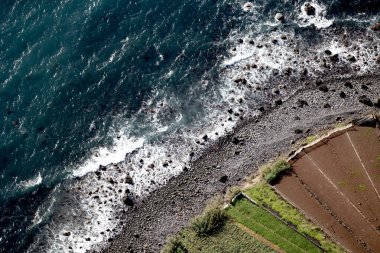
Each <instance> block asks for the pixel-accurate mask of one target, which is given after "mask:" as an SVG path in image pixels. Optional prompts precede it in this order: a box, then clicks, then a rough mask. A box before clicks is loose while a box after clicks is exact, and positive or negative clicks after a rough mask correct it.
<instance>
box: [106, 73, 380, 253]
mask: <svg viewBox="0 0 380 253" xmlns="http://www.w3.org/2000/svg"><path fill="white" fill-rule="evenodd" d="M379 108H380V76H379V75H372V76H363V77H351V78H348V77H347V78H337V79H335V80H330V81H324V82H323V83H321V82H316V83H315V84H314V85H313V86H312V87H311V85H310V86H308V87H306V88H305V89H303V90H299V91H298V92H296V93H295V94H293V95H292V96H291V97H290V98H288V99H287V100H286V101H283V102H281V103H278V104H277V105H276V106H275V107H273V108H271V109H268V111H266V112H264V114H262V115H261V116H260V117H258V118H252V119H246V120H245V121H243V122H242V123H241V124H239V125H238V126H237V127H236V129H235V131H234V133H233V134H231V135H229V136H225V137H223V138H221V139H220V140H219V141H218V142H217V143H214V144H213V145H212V146H210V147H209V148H208V149H207V150H206V151H205V152H204V153H203V154H202V155H201V157H200V158H199V159H197V160H196V161H194V162H193V163H192V165H191V166H190V168H189V169H187V170H186V171H184V172H183V173H181V174H180V175H179V176H177V177H175V178H172V179H171V180H169V182H168V183H167V184H166V185H165V186H163V187H161V188H159V189H157V190H156V191H154V192H153V193H152V194H151V195H150V196H149V197H147V198H145V199H143V200H142V201H140V202H137V203H135V204H134V206H133V208H131V209H129V210H128V211H127V212H126V214H125V217H124V219H123V221H122V224H123V226H124V228H123V231H122V233H120V234H119V235H117V236H116V237H115V238H113V239H112V240H110V241H109V243H108V245H106V246H105V248H104V249H102V252H104V253H108V252H112V253H115V252H159V251H160V250H161V249H162V247H163V246H164V244H165V241H166V238H167V236H169V235H173V234H175V233H177V232H178V231H179V230H180V229H181V228H182V227H184V226H185V225H187V223H188V222H189V220H190V219H191V218H192V217H194V216H195V215H197V214H199V213H200V212H202V210H203V208H204V206H205V205H206V203H207V202H208V201H209V200H210V199H211V198H212V197H214V196H217V195H222V194H224V193H225V192H226V190H227V189H228V187H230V186H233V185H237V184H239V183H241V182H243V181H244V177H246V176H248V175H249V174H252V173H253V172H254V171H255V170H256V169H257V168H258V166H259V165H261V164H263V163H266V162H268V161H270V160H271V159H273V158H275V157H276V156H278V155H280V154H284V153H285V154H286V153H287V152H290V151H291V150H293V149H294V148H295V145H296V142H297V140H299V139H302V138H305V137H307V136H309V135H312V134H315V133H317V132H319V131H321V130H324V129H328V128H332V127H333V126H334V125H336V124H338V123H340V122H342V121H346V120H350V119H352V118H355V117H357V116H359V115H362V114H366V113H370V112H372V111H374V110H379ZM292 146H293V148H292Z"/></svg>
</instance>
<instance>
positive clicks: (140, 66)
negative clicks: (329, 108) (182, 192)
mask: <svg viewBox="0 0 380 253" xmlns="http://www.w3.org/2000/svg"><path fill="white" fill-rule="evenodd" d="M245 3H246V2H245V1H231V0H223V1H216V0H196V1H194V0H193V1H190V0H177V1H162V0H157V1H147V0H140V1H134V0H49V1H48V0H39V1H37V0H28V1H25V0H5V1H1V2H0V13H1V15H0V252H86V251H87V250H90V249H92V250H97V249H100V248H101V247H102V245H104V244H105V243H106V242H107V240H110V238H112V236H113V235H115V234H116V233H118V232H119V231H120V229H121V223H122V220H121V219H122V217H123V215H124V214H125V213H126V212H127V210H128V208H130V203H131V201H130V200H132V201H135V200H139V199H141V198H144V197H146V196H147V195H148V194H149V192H151V191H152V190H154V189H156V188H157V187H160V185H163V184H165V182H166V181H167V180H168V179H169V178H171V177H172V176H175V175H178V174H179V173H181V171H183V170H184V169H186V168H187V167H188V166H189V164H190V163H191V161H192V160H194V159H196V158H197V157H198V156H199V155H201V154H202V151H203V150H205V148H207V146H209V145H210V143H213V142H214V141H217V140H218V138H220V137H221V136H223V135H225V134H227V133H228V132H230V131H231V130H233V128H234V126H235V125H236V124H237V123H238V122H239V121H241V120H244V119H246V118H249V117H253V116H260V113H261V111H260V110H259V108H260V107H271V106H273V102H274V101H276V100H278V99H280V98H281V99H286V97H287V96H289V95H291V94H292V93H293V92H295V91H296V90H297V89H299V88H300V85H301V84H302V83H308V82H309V83H312V82H315V80H316V79H321V78H324V77H328V76H333V75H339V76H342V75H350V74H367V73H373V72H375V71H378V70H379V64H378V63H377V62H376V60H377V57H379V53H380V52H379V51H380V48H379V47H380V43H379V41H380V34H379V32H374V31H372V30H370V29H368V27H369V26H370V25H373V24H375V23H376V22H379V21H380V15H379V14H380V0H368V1H364V0H363V1H361V0H356V1H344V0H334V1H327V0H318V1H314V0H313V1H310V3H311V4H312V5H313V6H314V7H315V10H316V11H315V15H313V16H309V15H307V14H306V13H305V12H304V11H303V6H304V4H305V1H286V0H282V1H281V0H257V1H252V6H253V8H250V9H247V8H245V7H244V5H245ZM277 12H281V13H283V14H284V16H285V21H284V22H279V21H276V20H275V19H274V16H275V14H276V13H277ZM333 56H334V57H333Z"/></svg>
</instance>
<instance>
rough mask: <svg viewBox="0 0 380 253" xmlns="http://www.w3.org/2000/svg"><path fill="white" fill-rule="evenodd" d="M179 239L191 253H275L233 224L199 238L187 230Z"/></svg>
mask: <svg viewBox="0 0 380 253" xmlns="http://www.w3.org/2000/svg"><path fill="white" fill-rule="evenodd" d="M177 238H178V240H180V242H181V243H182V245H183V246H184V247H185V248H186V250H187V252H189V253H193V252H194V253H200V252H204V253H269V252H275V251H274V250H272V249H271V248H269V247H268V246H266V245H264V244H263V243H261V242H260V241H258V240H257V239H255V238H254V237H252V236H251V235H249V234H247V233H246V232H244V231H243V230H241V229H240V228H239V227H237V226H236V225H234V224H233V223H231V222H227V223H226V224H225V225H224V226H223V228H221V230H220V231H218V232H217V233H215V234H212V235H208V236H198V235H197V234H196V233H195V232H194V231H193V230H192V229H191V228H186V229H184V230H182V231H181V232H180V233H179V235H177ZM163 252H165V251H163ZM166 252H168V253H169V252H170V251H166ZM166 252H165V253H166ZM172 252H173V253H174V252H176V251H172ZM178 252H180V251H178Z"/></svg>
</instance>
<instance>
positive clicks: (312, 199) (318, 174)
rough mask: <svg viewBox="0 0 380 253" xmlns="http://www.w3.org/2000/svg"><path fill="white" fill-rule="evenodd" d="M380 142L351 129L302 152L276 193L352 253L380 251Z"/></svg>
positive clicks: (369, 132) (368, 132)
mask: <svg viewBox="0 0 380 253" xmlns="http://www.w3.org/2000/svg"><path fill="white" fill-rule="evenodd" d="M379 158H380V141H379V134H378V129H377V128H375V127H361V126H353V127H351V128H348V129H345V130H342V131H337V132H335V133H334V134H333V135H331V136H329V137H326V138H324V139H322V140H321V141H319V142H318V143H315V144H313V145H310V146H308V147H306V148H304V149H303V150H301V151H300V152H299V153H298V154H297V155H296V156H294V157H293V158H292V160H290V163H291V164H292V167H293V172H292V173H291V174H288V175H284V176H283V177H282V179H281V180H280V181H279V182H278V183H277V184H276V185H275V186H274V187H275V188H276V190H277V191H278V192H279V193H280V194H281V195H282V196H283V197H284V198H285V199H286V200H288V201H289V202H290V203H292V204H293V205H294V206H295V207H297V208H299V209H300V210H301V211H302V212H303V213H304V214H305V215H307V216H308V217H310V219H312V220H313V221H314V222H315V223H317V224H318V225H319V226H321V227H322V228H323V229H324V230H325V232H326V233H328V234H329V235H330V236H331V237H332V238H334V239H335V240H336V241H338V242H339V243H340V244H342V245H343V246H344V247H345V248H346V249H348V250H349V251H351V252H380V212H379V210H380V196H379V191H380V189H379V186H380V159H379Z"/></svg>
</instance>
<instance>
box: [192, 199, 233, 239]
mask: <svg viewBox="0 0 380 253" xmlns="http://www.w3.org/2000/svg"><path fill="white" fill-rule="evenodd" d="M226 220H227V213H226V212H225V211H224V210H223V209H221V208H220V206H219V205H217V206H212V207H209V208H208V209H206V211H205V212H204V213H203V214H202V215H200V216H198V217H196V218H195V219H194V220H193V221H192V222H191V228H192V229H193V230H194V231H195V233H196V234H197V235H198V236H207V235H210V234H213V233H215V232H216V231H218V230H219V229H220V228H221V227H223V225H224V224H225V222H226Z"/></svg>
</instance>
